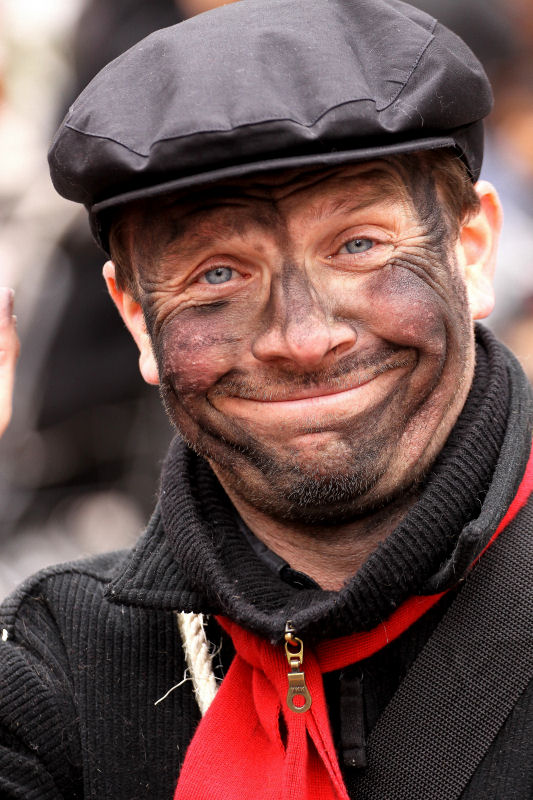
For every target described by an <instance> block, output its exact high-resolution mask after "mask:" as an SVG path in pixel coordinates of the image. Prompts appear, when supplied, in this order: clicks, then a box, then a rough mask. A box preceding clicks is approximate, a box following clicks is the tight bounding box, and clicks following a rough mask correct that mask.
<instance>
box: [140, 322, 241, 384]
mask: <svg viewBox="0 0 533 800" xmlns="http://www.w3.org/2000/svg"><path fill="white" fill-rule="evenodd" d="M241 343H242V336H241V335H240V334H239V332H237V331H235V332H233V331H231V330H229V329H228V324H227V323H225V322H223V321H216V320H214V319H209V320H208V319H206V318H205V317H202V316H201V315H198V318H196V315H192V314H191V315H180V316H178V317H176V319H174V320H172V321H171V322H169V323H168V324H166V325H163V326H162V328H161V330H160V332H159V335H158V338H157V341H156V343H155V350H156V357H157V360H158V365H159V372H160V377H161V380H162V382H164V383H166V384H167V385H171V386H172V387H173V389H174V391H176V392H177V393H179V394H181V395H184V396H185V395H191V394H201V393H205V392H206V391H207V390H208V389H209V388H210V387H211V386H213V384H214V383H216V381H217V380H218V379H219V378H220V377H222V375H224V374H226V372H228V371H229V370H231V369H232V368H233V367H234V366H235V365H236V363H238V361H239V358H240V352H241Z"/></svg>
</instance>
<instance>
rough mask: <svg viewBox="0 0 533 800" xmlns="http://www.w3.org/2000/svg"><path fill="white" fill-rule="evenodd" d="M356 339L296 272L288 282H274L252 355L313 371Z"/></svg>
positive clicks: (351, 329)
mask: <svg viewBox="0 0 533 800" xmlns="http://www.w3.org/2000/svg"><path fill="white" fill-rule="evenodd" d="M356 339H357V335H356V332H355V330H354V328H352V327H351V326H350V325H349V324H348V323H347V322H344V321H343V320H335V319H334V318H332V316H331V314H330V313H328V310H327V305H326V303H325V302H324V301H323V300H322V299H321V298H320V297H319V296H318V294H317V292H316V291H315V290H314V288H313V287H312V286H311V285H310V283H309V282H308V281H307V279H306V278H305V276H304V275H303V274H302V273H295V274H294V275H292V276H291V278H290V279H287V278H285V279H283V278H281V279H280V280H275V281H273V285H272V288H271V294H270V298H269V302H268V306H267V308H266V309H265V324H264V327H263V328H262V329H261V331H260V332H259V333H258V334H257V335H256V337H255V339H254V341H253V344H252V352H253V355H254V356H255V358H257V359H259V360H260V361H287V362H292V363H293V364H295V365H297V366H298V367H300V368H302V369H312V368H316V367H319V366H320V365H321V363H322V362H323V361H327V360H329V359H328V356H334V355H336V356H338V355H340V354H342V353H344V352H346V351H347V350H349V349H350V348H351V347H352V346H353V345H354V344H355V342H356Z"/></svg>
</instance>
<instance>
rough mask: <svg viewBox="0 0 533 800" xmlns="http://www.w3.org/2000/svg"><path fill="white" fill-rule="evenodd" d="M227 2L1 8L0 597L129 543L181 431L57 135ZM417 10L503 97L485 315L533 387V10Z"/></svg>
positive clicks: (85, 1)
mask: <svg viewBox="0 0 533 800" xmlns="http://www.w3.org/2000/svg"><path fill="white" fill-rule="evenodd" d="M240 1H241V2H246V0H240ZM311 1H312V0H310V2H311ZM226 2H227V0H226ZM223 4H224V3H223V1H222V0H218V2H217V0H48V2H47V3H43V2H42V0H0V285H10V286H13V287H14V288H15V289H16V314H17V317H18V327H19V333H20V337H21V340H22V354H21V357H20V361H19V369H18V375H17V384H16V396H15V415H14V418H13V421H12V423H11V425H10V428H9V430H8V432H7V434H6V435H5V437H4V438H3V440H2V441H1V442H0V598H1V597H3V596H4V595H5V594H7V593H8V592H9V591H11V590H12V589H13V588H14V586H15V585H16V584H17V583H19V582H20V581H21V580H22V579H23V578H24V577H26V576H27V575H29V574H30V573H32V572H35V570H37V569H39V568H40V567H42V566H45V565H47V564H51V563H54V562H58V561H65V560H70V559H73V558H77V557H79V556H80V555H85V554H89V553H95V552H99V551H102V550H109V549H114V548H121V547H127V546H129V545H130V544H131V543H132V542H133V541H135V539H136V537H137V536H138V535H139V533H140V532H141V531H142V529H143V527H144V524H145V522H146V520H147V517H148V515H149V514H150V511H151V509H152V507H153V504H154V500H155V497H156V493H157V481H158V474H159V469H160V464H161V461H162V459H163V457H164V454H165V452H166V448H167V445H168V442H169V440H170V438H171V435H172V433H171V429H170V426H169V424H168V423H167V421H166V419H165V416H164V414H163V412H162V410H161V409H160V404H159V397H158V394H157V390H155V389H154V388H153V387H148V386H146V385H145V384H144V383H143V381H142V380H141V378H140V376H139V374H138V369H137V353H136V349H135V347H134V345H133V344H132V343H131V342H130V340H129V335H128V334H127V333H126V331H125V329H124V327H123V325H122V323H121V322H120V320H119V318H118V315H117V314H116V312H115V311H114V309H113V308H112V306H111V302H110V301H109V299H108V298H107V294H106V291H105V287H104V283H103V280H102V278H101V267H102V264H103V262H104V260H105V257H104V255H103V253H102V252H101V251H100V250H99V249H98V248H97V247H96V245H95V244H94V243H93V242H92V239H91V237H90V234H89V230H88V225H87V221H86V218H85V212H84V211H83V210H80V209H79V208H78V207H77V206H76V205H74V204H72V203H69V202H68V201H65V200H63V199H62V198H60V197H59V196H57V195H56V193H55V192H54V190H53V188H52V185H51V183H50V180H49V176H48V170H47V164H46V151H47V149H48V146H49V143H50V140H51V138H52V136H53V134H54V131H55V129H56V128H57V125H58V124H59V122H60V120H61V118H62V117H63V115H64V114H65V113H66V110H67V108H68V106H69V104H70V103H71V102H72V100H73V99H74V98H75V97H76V96H77V94H79V92H80V91H81V90H82V89H83V87H84V86H85V85H86V84H87V83H88V82H89V81H90V79H91V78H92V77H93V76H94V75H95V74H96V72H98V70H99V69H101V67H102V66H104V64H106V63H107V62H108V61H110V60H111V59H113V58H115V57H116V56H118V55H119V54H120V53H121V52H123V51H124V50H126V49H127V48H128V47H130V46H131V45H132V44H134V43H135V42H136V41H138V40H139V39H142V38H143V37H144V36H146V35H148V34H149V33H150V32H152V31H153V30H155V29H157V28H160V27H163V26H166V25H172V24H174V23H175V22H178V21H180V20H182V19H184V18H186V17H188V16H191V15H193V14H196V13H201V12H203V11H205V10H208V9H209V8H212V7H214V6H217V5H223ZM414 4H415V5H418V6H419V7H421V8H423V9H424V10H426V11H429V13H431V14H432V15H433V16H436V17H438V18H439V19H441V20H442V22H444V23H445V24H446V25H448V27H450V28H452V29H453V30H455V31H456V32H457V33H459V35H461V36H462V38H463V39H465V40H466V42H467V43H468V44H469V45H470V47H471V48H472V49H473V50H474V52H476V54H477V55H478V57H479V58H480V59H481V60H482V62H483V64H484V66H485V68H486V70H487V72H488V74H489V76H490V78H491V80H492V83H493V86H494V92H495V97H496V107H495V111H494V113H493V114H492V116H491V118H490V119H489V121H488V126H487V147H486V156H485V164H484V168H483V173H482V177H483V178H486V179H488V180H491V181H493V182H494V183H495V185H496V186H497V188H498V190H499V191H500V194H501V196H502V200H503V205H504V209H505V224H504V231H503V239H502V246H501V252H500V262H499V265H498V273H497V280H496V283H497V295H498V304H497V308H496V311H495V312H494V314H493V315H492V316H491V318H490V319H489V321H488V322H489V325H490V326H491V327H492V328H493V329H494V330H495V331H496V332H497V333H498V334H499V335H500V336H501V338H502V339H503V340H504V341H505V342H506V343H507V344H508V345H509V346H510V347H511V348H512V349H513V350H514V351H515V352H516V353H517V354H518V356H519V358H520V359H521V361H522V363H523V365H524V368H525V369H526V372H527V373H528V375H529V376H530V378H531V379H532V380H533V3H531V0H418V2H415V3H414Z"/></svg>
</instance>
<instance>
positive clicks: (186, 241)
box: [130, 159, 474, 524]
mask: <svg viewBox="0 0 533 800" xmlns="http://www.w3.org/2000/svg"><path fill="white" fill-rule="evenodd" d="M443 206H444V204H443V203H442V201H441V198H440V197H439V194H438V192H437V189H436V188H435V185H434V181H433V179H432V177H431V174H430V173H429V172H428V171H427V170H426V171H424V170H420V171H415V172H414V173H413V171H412V170H406V169H405V164H404V161H402V160H401V159H391V160H390V161H376V162H372V163H365V164H358V165H350V166H346V167H342V168H338V169H333V170H328V171H321V172H310V173H301V172H300V173H283V174H278V175H273V176H267V177H264V176H256V177H255V178H254V179H248V180H246V181H240V182H239V183H235V184H233V185H225V186H217V187H216V188H214V189H211V190H210V191H209V194H207V195H205V194H204V195H203V196H199V197H193V196H189V198H188V199H187V202H180V203H175V202H172V203H170V202H169V203H167V204H165V205H163V204H162V205H160V206H159V208H158V211H157V213H155V212H154V210H153V207H150V206H148V207H147V208H149V209H150V208H151V209H152V210H151V211H150V216H149V218H148V219H147V217H146V208H145V209H144V210H142V211H141V210H137V212H135V213H134V215H133V217H132V218H131V221H132V223H133V224H132V225H131V226H130V229H131V230H133V231H134V230H135V229H136V228H137V229H138V228H139V226H140V227H141V229H142V230H143V231H144V236H143V239H142V240H141V239H140V237H138V235H137V238H138V246H137V248H136V251H137V264H136V267H137V279H138V286H139V297H140V302H141V305H142V308H143V311H144V315H145V318H146V321H147V325H148V330H149V332H150V336H151V339H152V343H153V350H154V353H155V355H156V359H157V368H158V374H159V380H160V383H161V391H162V396H163V399H164V402H165V406H166V408H167V411H168V413H169V415H170V417H171V419H172V420H173V421H174V422H175V424H176V426H177V427H178V429H179V430H180V432H181V433H182V435H183V436H184V437H185V438H186V439H187V441H188V442H190V444H191V445H192V446H193V447H194V448H195V449H196V450H197V451H198V452H200V453H201V454H202V455H204V456H206V457H207V458H208V459H209V461H210V462H211V464H212V466H213V468H214V470H215V472H216V473H217V475H218V476H219V478H220V480H221V482H222V484H223V485H224V486H225V488H226V490H227V491H228V493H229V494H230V496H238V497H241V498H243V499H244V500H245V501H246V502H247V503H250V504H252V505H253V506H254V507H255V508H256V509H258V510H259V511H261V512H264V513H266V514H268V515H269V516H272V517H276V518H279V519H284V520H297V521H299V522H307V523H309V524H313V523H317V524H318V523H324V522H326V523H335V522H340V521H343V520H346V519H349V518H350V517H351V516H355V515H360V514H362V513H366V512H368V511H369V510H371V509H373V508H375V507H377V506H379V505H380V504H383V503H384V502H386V501H387V500H389V499H391V498H393V497H394V496H395V495H397V494H398V493H400V492H402V491H404V490H405V489H406V488H407V487H410V486H412V485H413V484H415V483H416V482H417V481H419V480H420V479H421V478H422V477H423V475H424V474H425V472H426V471H427V469H428V467H429V466H430V465H431V463H432V462H433V460H434V459H435V457H436V455H437V453H438V452H439V450H440V449H441V448H442V446H443V444H444V442H445V440H446V438H447V436H448V434H449V432H450V430H451V428H452V427H453V425H454V423H455V421H456V419H457V416H458V414H459V413H460V410H461V408H462V406H463V404H464V401H465V398H466V395H467V393H468V390H469V388H470V384H471V380H472V375H473V369H474V343H473V326H472V315H471V309H470V308H469V303H468V299H467V292H466V285H465V276H464V265H461V263H460V262H461V259H460V258H459V259H458V257H457V252H458V251H457V229H454V225H453V224H452V222H451V220H450V219H448V218H447V214H446V213H445V212H444V211H443ZM143 251H144V255H143ZM130 327H131V326H130ZM138 341H139V339H138ZM145 349H146V348H145ZM150 357H151V356H150V354H148V355H147V354H146V352H145V360H144V364H145V367H144V372H145V377H147V378H148V379H149V380H155V377H154V376H153V374H152V372H151V371H150V370H151V367H150V365H149V362H150ZM147 364H148V366H146V365H147Z"/></svg>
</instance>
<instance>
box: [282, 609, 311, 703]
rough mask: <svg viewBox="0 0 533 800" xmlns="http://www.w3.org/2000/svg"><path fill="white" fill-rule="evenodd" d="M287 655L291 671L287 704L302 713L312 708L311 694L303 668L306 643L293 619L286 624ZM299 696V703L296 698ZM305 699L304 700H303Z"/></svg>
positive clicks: (288, 676)
mask: <svg viewBox="0 0 533 800" xmlns="http://www.w3.org/2000/svg"><path fill="white" fill-rule="evenodd" d="M285 655H286V656H287V661H288V662H289V667H290V668H291V671H290V672H289V673H288V675H287V678H288V681H289V689H288V691H287V705H288V707H289V709H290V710H291V711H295V712H296V714H301V713H303V712H304V711H309V709H310V708H311V694H310V693H309V689H308V688H307V685H306V683H305V673H304V671H303V670H302V664H303V660H304V644H303V642H302V640H301V639H298V637H297V636H296V631H295V629H294V625H293V623H292V621H291V620H287V624H286V625H285ZM296 698H299V703H300V704H299V705H296V703H295V699H296ZM302 701H303V702H302Z"/></svg>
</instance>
